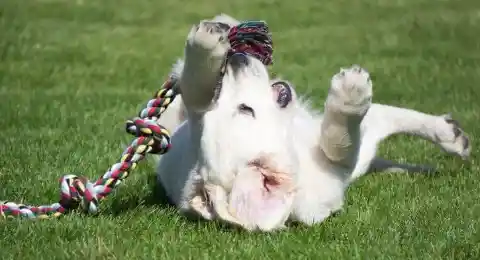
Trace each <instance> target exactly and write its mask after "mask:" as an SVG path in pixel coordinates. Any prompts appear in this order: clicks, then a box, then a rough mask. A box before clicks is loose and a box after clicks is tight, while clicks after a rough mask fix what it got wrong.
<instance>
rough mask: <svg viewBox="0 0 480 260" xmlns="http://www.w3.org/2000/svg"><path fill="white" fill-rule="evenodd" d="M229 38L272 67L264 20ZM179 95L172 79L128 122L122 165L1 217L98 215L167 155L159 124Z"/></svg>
mask: <svg viewBox="0 0 480 260" xmlns="http://www.w3.org/2000/svg"><path fill="white" fill-rule="evenodd" d="M228 39H229V41H230V45H231V47H232V48H231V50H230V52H229V53H228V54H227V58H228V57H230V56H231V55H232V54H233V53H245V54H248V55H252V56H254V57H256V58H258V59H259V60H261V61H262V62H263V63H264V64H265V65H270V64H272V52H273V49H272V40H271V35H270V33H269V32H268V26H267V24H266V23H265V22H263V21H246V22H243V23H241V24H239V25H237V26H234V27H232V28H230V31H229V34H228ZM178 94H180V88H179V86H178V79H177V78H174V77H173V76H172V77H169V79H168V80H167V81H166V82H165V83H164V84H163V85H162V87H161V88H160V90H158V91H157V92H156V93H155V95H154V98H153V99H151V100H150V101H149V102H148V103H147V106H146V108H144V109H143V110H142V111H140V113H139V115H138V116H137V117H135V118H133V119H132V120H128V121H127V122H126V127H125V130H126V132H127V133H129V134H132V135H134V136H135V137H136V138H135V139H134V140H133V141H132V142H131V143H130V145H129V146H127V147H126V148H125V150H124V151H123V153H122V155H121V157H120V160H119V162H117V163H115V164H113V165H112V166H111V167H110V168H109V169H108V170H107V171H106V172H105V173H104V174H103V175H102V176H101V177H100V178H99V179H97V180H96V181H95V182H90V181H89V180H88V179H87V178H85V177H79V176H76V175H73V174H67V175H64V176H62V177H61V178H60V180H59V184H60V201H59V202H57V203H53V204H50V205H42V206H29V205H24V204H18V203H15V202H1V203H0V215H1V216H3V217H4V218H6V217H24V218H29V219H45V218H52V217H59V216H61V215H63V214H65V213H67V212H70V211H72V210H74V209H77V208H79V207H80V208H82V209H83V211H84V212H86V213H90V214H97V213H98V211H99V202H100V201H101V200H102V199H104V198H105V197H106V196H108V195H109V194H111V193H112V191H113V190H114V189H115V187H117V186H118V185H119V184H120V183H121V182H122V181H123V180H125V179H126V178H127V177H128V176H129V174H130V172H131V171H133V170H134V169H135V168H136V166H137V164H138V163H139V162H140V161H141V160H143V159H144V158H145V156H146V154H147V153H151V154H164V153H166V152H168V150H169V148H170V146H171V142H170V134H169V132H168V131H167V129H165V128H164V127H163V126H161V125H160V124H159V123H158V120H159V118H160V116H161V115H162V113H163V112H164V111H165V110H166V109H167V108H168V106H169V105H170V104H171V103H172V102H173V101H174V99H175V97H176V96H177V95H178Z"/></svg>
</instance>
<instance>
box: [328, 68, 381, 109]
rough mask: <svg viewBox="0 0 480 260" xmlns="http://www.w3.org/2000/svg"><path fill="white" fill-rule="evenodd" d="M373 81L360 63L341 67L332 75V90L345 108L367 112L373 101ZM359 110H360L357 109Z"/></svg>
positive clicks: (338, 103)
mask: <svg viewBox="0 0 480 260" xmlns="http://www.w3.org/2000/svg"><path fill="white" fill-rule="evenodd" d="M372 87H373V86H372V81H371V79H370V74H369V73H368V71H367V70H366V69H364V68H363V67H360V66H358V65H353V66H351V67H349V68H341V69H340V71H339V72H338V73H337V74H335V75H334V76H333V77H332V80H331V87H330V92H332V94H333V97H334V98H335V99H338V100H336V101H337V102H336V103H337V105H344V106H345V110H352V112H354V113H356V112H365V111H366V109H368V107H369V106H370V104H371V102H372V92H373V90H372ZM357 110H358V111H357Z"/></svg>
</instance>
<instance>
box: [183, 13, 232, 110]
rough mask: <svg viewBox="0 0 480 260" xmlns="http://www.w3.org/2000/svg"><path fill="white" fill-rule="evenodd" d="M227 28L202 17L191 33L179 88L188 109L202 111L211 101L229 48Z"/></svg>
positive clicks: (186, 47)
mask: <svg viewBox="0 0 480 260" xmlns="http://www.w3.org/2000/svg"><path fill="white" fill-rule="evenodd" d="M227 33H228V28H225V27H224V26H221V24H219V23H217V22H209V21H202V22H200V23H199V24H198V25H195V26H193V27H192V29H191V30H190V33H189V34H188V38H187V42H186V46H185V61H184V64H183V69H182V72H181V75H180V88H181V91H182V98H183V102H184V103H185V106H186V108H187V110H188V111H189V112H194V113H203V112H204V111H205V110H206V109H207V108H208V107H209V105H210V104H211V101H212V99H213V97H214V92H215V87H216V85H217V80H218V79H219V74H220V71H221V68H222V66H223V63H224V60H225V55H226V53H227V51H228V49H229V48H230V44H229V42H228V38H227Z"/></svg>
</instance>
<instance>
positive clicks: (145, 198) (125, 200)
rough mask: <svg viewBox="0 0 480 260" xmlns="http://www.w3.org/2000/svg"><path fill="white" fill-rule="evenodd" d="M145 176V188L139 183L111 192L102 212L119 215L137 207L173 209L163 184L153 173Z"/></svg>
mask: <svg viewBox="0 0 480 260" xmlns="http://www.w3.org/2000/svg"><path fill="white" fill-rule="evenodd" d="M147 178H148V181H147V183H148V184H147V185H148V187H147V188H144V187H142V186H141V185H142V184H141V183H138V184H137V185H128V186H127V185H125V186H124V187H122V190H121V191H120V192H118V193H117V194H111V197H112V198H111V205H109V209H108V210H105V213H104V214H111V215H114V216H119V215H123V214H125V213H128V212H129V211H134V210H136V209H137V208H138V207H156V208H164V209H173V208H174V206H173V204H172V203H171V202H170V201H169V199H168V197H167V194H166V192H165V189H164V188H163V186H161V185H160V184H159V183H158V181H157V178H156V176H155V174H153V173H152V174H149V175H148V176H147ZM138 191H141V192H138ZM145 191H147V192H146V193H145Z"/></svg>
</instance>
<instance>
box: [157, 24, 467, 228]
mask: <svg viewBox="0 0 480 260" xmlns="http://www.w3.org/2000/svg"><path fill="white" fill-rule="evenodd" d="M216 22H222V23H225V24H228V25H230V26H232V25H235V24H237V23H238V21H236V20H235V19H233V18H231V17H229V16H227V15H220V16H217V17H215V18H214V19H213V20H212V21H202V22H200V23H199V24H198V25H195V26H194V27H193V28H192V29H191V31H190V33H189V34H188V38H187V41H186V47H185V57H184V61H180V62H178V63H177V64H176V65H175V66H174V69H173V72H172V73H173V74H175V75H177V76H178V77H179V78H180V87H181V91H182V98H181V99H177V100H176V102H175V103H174V104H173V105H172V106H171V107H170V108H169V109H168V110H167V111H168V112H167V114H166V115H165V117H164V118H163V119H162V121H160V123H161V124H163V125H164V126H166V127H169V128H170V129H174V128H176V131H175V132H174V134H173V136H172V144H173V147H172V148H171V150H170V151H169V152H168V153H167V154H165V155H163V156H162V157H161V158H160V161H159V164H158V168H157V172H158V179H159V181H160V183H161V185H162V186H163V187H164V188H165V191H166V193H167V196H168V197H169V199H170V200H171V201H172V203H174V204H175V205H176V206H177V207H178V208H179V209H180V211H181V212H183V213H194V214H196V215H198V216H201V217H203V218H205V219H207V220H213V219H219V220H221V221H224V222H227V223H230V224H234V225H238V226H241V227H243V228H245V229H247V230H256V229H258V230H262V231H271V230H275V229H279V228H282V227H284V225H285V222H286V221H287V220H291V221H298V222H302V223H305V224H307V225H312V224H315V223H320V222H322V221H323V220H324V219H325V218H327V217H328V216H330V215H331V214H332V213H333V212H336V211H338V210H340V209H341V208H342V205H343V201H344V193H345V190H346V189H347V187H348V185H349V183H351V182H352V181H353V180H355V179H356V178H358V177H360V176H362V175H364V174H365V173H367V172H369V171H372V170H375V169H377V170H392V171H407V170H409V168H411V167H410V166H408V165H401V164H396V163H393V162H389V161H386V160H382V159H379V158H377V157H376V151H377V146H378V144H379V142H381V141H382V140H383V139H385V138H386V137H388V136H391V135H393V134H397V133H407V134H412V135H417V136H420V137H422V138H424V139H427V140H430V141H432V142H434V143H436V144H438V145H439V146H440V147H441V148H443V149H444V150H445V151H446V152H449V153H452V154H455V155H458V156H461V157H463V158H466V157H468V156H469V153H470V145H469V141H468V138H467V137H466V135H465V134H464V133H463V131H462V130H461V129H460V128H459V125H458V123H457V122H456V121H454V120H453V119H452V118H451V117H449V116H446V115H444V116H436V115H429V114H424V113H421V112H417V111H414V110H410V109H405V108H398V107H392V106H388V105H381V104H372V101H371V100H372V82H371V80H370V77H369V73H368V72H367V71H366V70H365V69H363V68H361V67H359V66H352V67H350V68H346V69H341V70H340V72H338V73H337V74H335V75H334V76H333V78H332V80H331V86H330V90H329V94H328V97H327V99H326V102H325V108H324V113H323V114H320V113H317V112H314V111H313V110H312V109H310V108H309V107H308V106H307V105H306V104H305V102H302V101H301V100H300V99H299V98H298V97H297V95H296V93H295V91H294V89H293V86H292V85H291V84H290V83H288V82H286V81H283V80H272V79H270V77H269V73H268V71H267V68H266V66H265V65H263V64H262V63H261V62H260V61H259V60H257V59H255V58H253V57H250V56H244V55H234V56H233V57H231V58H230V59H229V60H228V63H227V64H226V67H225V69H226V73H225V75H224V77H223V79H222V87H221V91H220V92H219V93H217V89H216V86H217V79H218V75H219V73H220V70H221V69H222V66H223V62H224V58H225V55H226V52H227V50H228V49H229V47H230V46H229V43H228V40H227V39H226V30H225V29H224V28H222V26H219V24H218V23H216ZM282 86H283V87H287V88H290V91H291V92H292V99H291V101H290V102H289V103H288V104H287V105H286V106H281V105H280V104H279V103H278V102H277V100H278V95H279V87H282ZM217 94H218V95H217ZM183 104H184V106H185V107H183ZM184 119H185V120H184ZM177 125H178V127H177Z"/></svg>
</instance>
